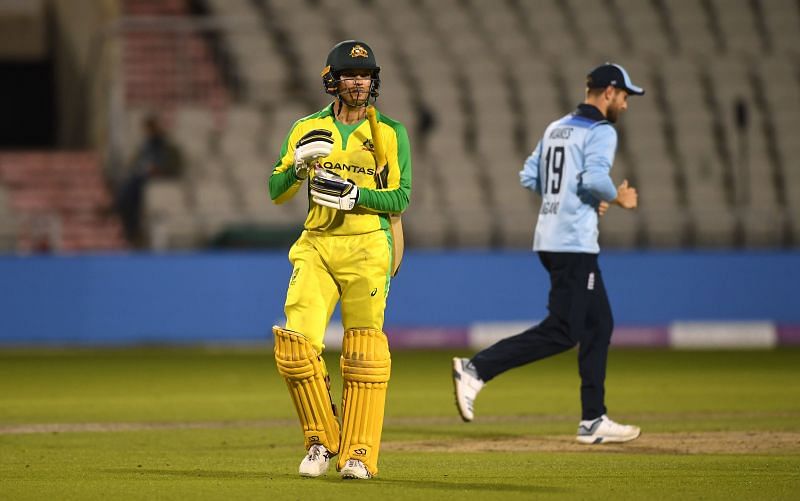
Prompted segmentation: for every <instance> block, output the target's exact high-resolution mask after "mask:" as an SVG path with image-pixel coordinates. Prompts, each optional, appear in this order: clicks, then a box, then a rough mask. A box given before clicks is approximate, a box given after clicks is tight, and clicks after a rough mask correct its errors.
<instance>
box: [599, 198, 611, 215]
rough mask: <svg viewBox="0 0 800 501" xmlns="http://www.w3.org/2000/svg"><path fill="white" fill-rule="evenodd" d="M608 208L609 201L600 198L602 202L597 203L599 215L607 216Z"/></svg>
mask: <svg viewBox="0 0 800 501" xmlns="http://www.w3.org/2000/svg"><path fill="white" fill-rule="evenodd" d="M608 208H609V205H608V202H606V201H605V200H600V203H599V204H598V205H597V215H598V216H600V217H603V216H605V215H606V212H608Z"/></svg>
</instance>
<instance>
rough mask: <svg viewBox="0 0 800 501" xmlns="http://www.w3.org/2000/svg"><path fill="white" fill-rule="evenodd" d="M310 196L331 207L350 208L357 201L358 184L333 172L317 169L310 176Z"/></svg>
mask: <svg viewBox="0 0 800 501" xmlns="http://www.w3.org/2000/svg"><path fill="white" fill-rule="evenodd" d="M310 183H311V198H312V199H313V200H314V201H315V202H316V203H318V204H320V205H324V206H325V207H330V208H331V209H339V210H352V209H353V207H355V206H356V203H358V186H356V183H354V182H353V181H350V180H349V179H343V178H341V177H340V176H337V175H336V174H334V173H333V172H329V171H326V170H324V169H317V171H316V175H315V176H314V177H312V178H311V181H310Z"/></svg>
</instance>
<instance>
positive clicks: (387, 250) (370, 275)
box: [284, 230, 392, 353]
mask: <svg viewBox="0 0 800 501" xmlns="http://www.w3.org/2000/svg"><path fill="white" fill-rule="evenodd" d="M391 256H392V242H391V236H390V234H389V232H388V230H378V231H373V232H371V233H364V234H361V235H329V234H326V233H320V232H312V231H303V233H302V234H301V235H300V238H299V239H297V241H296V242H295V243H294V245H293V246H292V248H291V249H290V250H289V261H290V262H291V263H292V266H293V270H292V276H291V278H290V279H289V288H288V291H287V293H286V304H285V306H284V312H285V313H286V328H287V329H289V330H291V331H294V332H298V333H300V334H303V335H304V336H305V337H306V338H307V339H308V340H309V342H310V343H311V344H312V345H313V346H314V349H316V350H317V353H322V350H323V349H324V348H325V344H324V339H323V338H324V337H325V328H326V326H327V325H328V322H329V321H330V318H331V315H332V314H333V311H334V309H335V308H336V303H337V302H338V301H339V300H340V299H341V302H342V308H341V309H342V324H343V326H344V330H347V329H353V328H369V329H376V330H379V331H383V314H384V310H385V309H386V297H387V295H388V293H389V281H390V278H391V266H392V262H391V261H392V257H391Z"/></svg>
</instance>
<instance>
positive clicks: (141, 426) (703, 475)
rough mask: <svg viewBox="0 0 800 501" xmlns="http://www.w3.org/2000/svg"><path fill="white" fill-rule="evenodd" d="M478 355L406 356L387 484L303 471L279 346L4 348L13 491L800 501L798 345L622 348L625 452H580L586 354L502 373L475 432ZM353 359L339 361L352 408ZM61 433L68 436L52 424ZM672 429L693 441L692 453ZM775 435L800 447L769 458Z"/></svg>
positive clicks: (616, 381)
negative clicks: (467, 417)
mask: <svg viewBox="0 0 800 501" xmlns="http://www.w3.org/2000/svg"><path fill="white" fill-rule="evenodd" d="M464 354H465V353H453V352H446V351H428V352H397V353H394V354H393V374H392V381H391V383H390V386H389V397H388V403H387V413H386V416H387V418H386V419H387V420H386V426H385V428H384V445H385V446H384V448H383V451H382V453H381V460H380V467H381V471H380V474H379V475H378V476H377V477H376V478H375V479H373V480H371V481H368V482H357V481H350V482H343V481H341V480H340V479H339V478H338V476H337V475H336V474H335V473H334V472H331V473H329V475H328V476H327V477H325V478H320V479H301V478H300V477H299V476H298V475H297V465H298V464H299V461H300V459H301V458H302V455H303V449H302V441H301V434H300V429H299V425H298V424H297V422H296V419H295V416H294V411H293V409H292V407H291V404H290V400H289V396H288V393H287V391H286V387H285V384H284V383H283V381H282V380H281V379H280V377H279V376H278V374H277V371H276V369H275V366H274V362H273V360H272V356H271V353H270V352H269V351H268V350H206V349H197V348H180V349H179V348H174V349H156V348H152V349H129V350H122V349H116V350H6V351H0V498H3V499H47V498H50V499H255V498H263V499H323V500H324V499H331V500H334V499H335V500H341V499H350V498H361V497H364V498H369V497H375V498H377V499H443V498H452V497H453V496H459V495H462V494H463V495H468V496H476V497H478V498H479V499H482V500H483V499H487V500H491V499H503V500H509V499H532V498H542V499H550V498H554V499H677V498H684V499H698V498H701V499H796V496H797V492H800V474H798V470H800V443H799V442H800V441H798V440H794V442H792V440H793V437H800V424H798V423H800V383H798V382H797V381H799V380H800V378H799V377H798V376H800V351H799V350H790V349H786V350H777V351H730V352H674V351H658V350H617V351H613V352H612V354H611V358H610V363H609V375H608V381H607V395H608V399H607V400H608V406H609V413H610V415H611V416H612V417H613V418H615V419H618V420H620V421H624V422H633V423H636V424H639V425H641V426H642V428H643V436H642V438H641V439H639V440H638V441H636V442H633V443H631V444H626V445H623V446H613V447H603V446H600V447H578V446H574V445H572V443H571V440H570V438H571V435H572V434H573V433H574V432H575V428H576V426H577V420H578V416H579V403H578V388H579V379H578V376H577V368H576V360H575V358H576V355H575V353H566V354H563V355H561V356H558V357H554V358H552V359H548V360H544V361H542V362H539V363H537V364H533V365H530V366H527V367H523V368H519V369H516V370H514V371H511V372H509V373H506V374H504V375H502V376H500V377H499V378H498V379H497V380H495V381H493V382H491V383H490V384H489V385H487V386H486V388H485V390H484V391H483V392H482V393H481V395H480V397H479V398H478V401H477V407H476V414H477V418H476V421H475V422H473V423H468V424H465V423H462V422H461V421H460V420H459V419H458V417H457V415H456V412H455V408H454V405H453V397H452V387H451V381H450V362H449V361H450V358H451V357H452V356H454V355H464ZM337 357H338V354H337V353H329V354H327V355H326V358H327V364H328V367H329V368H331V369H332V372H333V375H332V376H333V387H334V398H335V399H336V400H337V401H338V400H339V399H340V397H341V378H340V377H339V375H338V370H337V369H336V367H337V366H338V360H337ZM54 424H58V425H61V426H49V427H45V426H44V425H54ZM89 430H91V431H89ZM726 434H729V435H726ZM737 434H738V435H737ZM794 434H797V435H794ZM673 436H674V437H683V439H684V441H683V442H680V445H676V444H678V442H677V441H673V440H672V439H671V438H670V437H673ZM729 436H730V437H734V439H732V440H731V443H730V446H731V447H730V450H727V449H725V444H723V447H722V450H719V447H716V448H714V450H713V452H709V451H707V450H703V448H702V447H700V448H694V447H693V445H692V444H693V443H694V442H693V441H694V440H697V442H698V443H700V442H701V441H702V440H701V438H702V437H706V439H708V438H709V437H710V438H711V440H710V441H709V443H710V444H711V446H712V447H713V446H714V445H715V444H714V441H715V440H717V438H719V440H727V439H726V438H725V437H729ZM762 436H764V437H765V440H767V441H769V440H773V441H774V440H775V438H774V437H778V436H782V437H784V438H785V437H787V436H788V437H789V440H788V441H787V440H783V441H780V440H778V441H776V442H775V444H774V447H767V448H766V449H764V450H762V449H758V450H756V449H755V448H752V446H753V444H754V443H759V442H753V440H760V437H762ZM735 437H743V438H746V439H747V440H743V441H737V440H736V439H735ZM552 444H555V445H552ZM687 444H688V445H687Z"/></svg>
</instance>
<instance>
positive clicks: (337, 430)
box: [269, 40, 411, 479]
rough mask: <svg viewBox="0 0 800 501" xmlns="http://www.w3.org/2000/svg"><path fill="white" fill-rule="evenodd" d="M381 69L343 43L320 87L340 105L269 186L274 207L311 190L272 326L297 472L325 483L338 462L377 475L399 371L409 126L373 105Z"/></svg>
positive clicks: (364, 50) (344, 469)
mask: <svg viewBox="0 0 800 501" xmlns="http://www.w3.org/2000/svg"><path fill="white" fill-rule="evenodd" d="M379 73H380V67H379V66H378V64H377V62H376V59H375V55H374V54H373V52H372V49H371V48H370V47H369V45H367V44H366V43H364V42H362V41H357V40H346V41H343V42H340V43H339V44H337V45H336V46H334V47H333V49H331V51H330V53H329V54H328V58H327V61H326V63H325V68H324V69H323V70H322V84H323V87H324V89H325V92H326V93H328V94H330V95H331V96H333V97H334V100H333V102H332V103H331V104H329V105H328V106H326V107H325V108H323V109H322V110H320V111H318V112H316V113H314V114H312V115H309V116H307V117H305V118H301V119H299V120H298V121H297V122H295V123H294V125H292V127H291V129H290V130H289V134H288V135H287V137H286V140H285V141H284V143H283V147H282V148H281V153H280V158H279V159H278V161H277V162H276V163H275V167H274V169H273V171H272V175H271V176H270V179H269V192H270V197H271V198H272V200H273V201H274V202H275V203H276V204H280V203H283V202H285V201H287V200H289V199H290V198H292V197H294V196H296V195H297V193H298V192H299V191H300V190H301V189H305V190H307V192H308V215H307V217H306V220H305V224H304V230H303V232H302V233H301V235H300V238H298V239H297V241H296V242H295V243H294V245H293V246H292V247H291V249H290V250H289V261H290V262H291V263H292V266H293V271H292V275H291V277H290V279H289V286H288V291H287V293H286V303H285V306H284V311H285V313H286V326H285V327H278V326H274V327H273V333H274V336H275V361H276V363H277V366H278V372H279V373H280V374H281V376H283V378H284V379H285V380H286V385H287V386H288V388H289V394H290V395H291V398H292V401H293V402H294V406H295V409H296V410H297V416H298V418H299V419H300V426H301V428H302V430H303V436H304V439H305V448H306V456H305V457H304V458H303V460H302V462H301V463H300V475H302V476H306V477H318V476H321V475H324V474H325V473H326V472H327V470H328V467H329V464H330V462H331V459H332V458H334V457H335V456H336V455H337V454H338V456H339V458H338V462H337V463H336V469H337V470H338V471H340V472H341V477H342V478H344V479H369V478H371V477H372V476H373V475H375V474H377V473H378V452H379V451H380V442H381V430H382V428H383V413H384V405H385V401H386V387H387V384H388V382H389V374H390V370H391V359H390V354H389V345H388V342H387V339H386V335H385V334H384V333H383V320H384V310H385V308H386V298H387V295H388V293H389V282H390V280H391V277H392V276H393V275H394V273H395V272H396V270H397V266H398V265H399V260H400V255H399V253H398V252H397V247H398V244H399V242H400V241H401V239H402V235H401V234H399V232H398V231H397V226H398V225H397V224H393V222H394V223H396V222H397V221H399V218H398V215H399V214H400V213H402V212H403V211H404V210H405V209H406V207H408V203H409V198H410V196H411V152H410V148H409V142H408V134H407V132H406V128H405V126H403V124H401V123H400V122H397V121H396V120H392V119H391V118H389V117H387V116H386V115H383V114H382V113H379V112H378V113H375V110H374V107H373V106H372V104H373V103H374V102H375V100H376V98H377V97H378V90H379V87H380V77H379ZM368 111H369V114H370V115H371V116H370V119H369V120H368V119H367V117H368ZM306 179H308V183H306V188H303V185H304V182H305V181H306ZM393 229H394V231H393ZM339 301H341V312H342V324H343V327H344V339H343V342H342V356H341V360H340V364H341V371H342V379H343V384H344V388H343V395H342V406H341V407H342V408H341V415H339V414H338V413H337V409H336V406H335V405H334V404H333V402H332V399H331V394H330V378H329V377H328V372H327V370H326V368H325V362H324V361H323V359H322V351H323V349H324V348H325V344H324V339H323V338H324V334H325V328H326V326H327V324H328V322H329V321H330V318H331V315H332V314H333V311H334V308H335V307H336V304H337V302H339ZM340 417H341V425H340V422H339V418H340Z"/></svg>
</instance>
